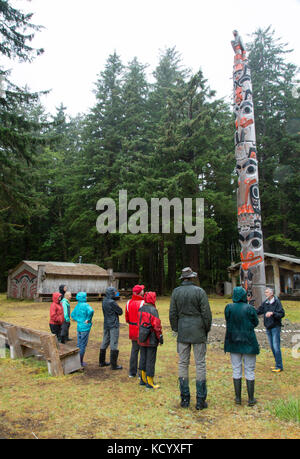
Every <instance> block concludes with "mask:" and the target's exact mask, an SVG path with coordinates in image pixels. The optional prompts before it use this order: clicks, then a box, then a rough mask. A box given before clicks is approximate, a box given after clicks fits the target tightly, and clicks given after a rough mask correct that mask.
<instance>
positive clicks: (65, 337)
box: [61, 292, 72, 344]
mask: <svg viewBox="0 0 300 459" xmlns="http://www.w3.org/2000/svg"><path fill="white" fill-rule="evenodd" d="M71 298H72V293H71V292H65V294H64V297H63V299H62V300H61V305H62V307H63V310H64V321H63V324H62V326H61V342H62V343H63V344H64V343H65V342H66V341H70V338H69V328H70V314H71V306H70V301H71Z"/></svg>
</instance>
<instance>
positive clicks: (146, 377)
mask: <svg viewBox="0 0 300 459" xmlns="http://www.w3.org/2000/svg"><path fill="white" fill-rule="evenodd" d="M155 302H156V293H155V292H147V293H145V303H144V304H143V305H142V306H141V307H140V309H139V311H138V326H139V335H138V344H139V346H140V355H141V356H140V365H139V370H140V371H141V375H142V377H141V381H140V385H141V386H146V387H147V388H149V389H158V388H159V385H157V384H154V382H153V378H154V373H155V362H156V354H157V346H158V344H161V345H162V344H163V342H164V340H163V335H162V328H161V321H160V318H159V315H158V311H157V309H156V306H155Z"/></svg>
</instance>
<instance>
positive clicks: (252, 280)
mask: <svg viewBox="0 0 300 459" xmlns="http://www.w3.org/2000/svg"><path fill="white" fill-rule="evenodd" d="M233 35H234V40H232V42H231V44H232V47H233V50H234V52H235V56H234V66H233V86H234V87H233V89H234V113H235V128H236V130H235V158H236V171H237V174H238V177H239V180H238V193H237V206H238V209H237V210H238V212H237V214H238V232H239V242H240V244H241V268H240V280H241V285H242V286H243V287H244V288H245V289H246V291H247V293H248V295H250V296H251V297H252V299H253V304H254V305H255V306H256V307H258V306H260V304H261V303H262V301H263V300H264V290H265V285H266V278H265V266H264V248H263V235H262V225H261V210H260V198H259V188H258V164H257V157H256V136H255V123H254V109H253V99H252V82H251V72H250V68H249V66H248V60H247V57H246V51H245V48H244V45H243V42H242V40H241V38H240V36H239V34H238V32H237V31H236V30H234V32H233Z"/></svg>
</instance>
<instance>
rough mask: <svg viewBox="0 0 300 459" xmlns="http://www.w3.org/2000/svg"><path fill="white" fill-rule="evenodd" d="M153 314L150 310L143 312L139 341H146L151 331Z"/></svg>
mask: <svg viewBox="0 0 300 459" xmlns="http://www.w3.org/2000/svg"><path fill="white" fill-rule="evenodd" d="M151 330H152V325H151V314H150V313H149V312H142V313H141V315H140V321H139V341H140V342H141V343H145V342H146V341H147V339H148V337H149V335H150V333H151Z"/></svg>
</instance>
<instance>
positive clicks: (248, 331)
mask: <svg viewBox="0 0 300 459" xmlns="http://www.w3.org/2000/svg"><path fill="white" fill-rule="evenodd" d="M232 301H233V303H231V304H227V306H226V307H225V319H226V334H225V343H224V351H225V352H230V358H231V364H232V370H233V384H234V390H235V402H236V403H237V404H239V405H240V404H241V393H242V371H243V370H242V364H243V363H244V373H245V379H246V383H247V392H248V405H249V406H252V405H254V404H255V403H256V399H255V398H254V384H255V365H256V355H257V354H259V345H258V342H257V338H256V335H255V331H254V328H255V327H256V326H257V325H258V322H259V321H258V317H257V313H256V310H255V308H254V307H253V306H251V305H250V304H248V303H247V292H246V290H245V289H244V288H243V287H235V288H234V289H233V296H232Z"/></svg>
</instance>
